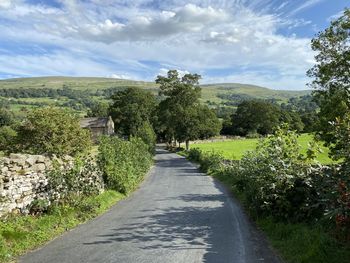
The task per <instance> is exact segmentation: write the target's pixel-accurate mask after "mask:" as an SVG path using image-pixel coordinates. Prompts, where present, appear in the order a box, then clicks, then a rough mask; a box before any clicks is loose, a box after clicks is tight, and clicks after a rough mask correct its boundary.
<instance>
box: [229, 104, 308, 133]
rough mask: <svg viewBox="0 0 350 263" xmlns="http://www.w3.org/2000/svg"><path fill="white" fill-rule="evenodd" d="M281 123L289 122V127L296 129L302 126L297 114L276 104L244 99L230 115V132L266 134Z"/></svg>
mask: <svg viewBox="0 0 350 263" xmlns="http://www.w3.org/2000/svg"><path fill="white" fill-rule="evenodd" d="M282 123H290V126H291V128H292V129H295V130H298V131H301V130H302V129H303V127H304V126H303V123H302V122H301V119H300V117H299V115H298V114H296V113H293V112H287V111H284V110H282V109H281V108H280V106H278V105H276V104H273V103H270V102H267V101H263V100H250V101H244V102H242V103H240V104H239V105H238V107H237V110H236V112H235V113H234V114H233V115H232V133H233V134H234V135H243V136H245V135H247V134H249V133H253V134H254V133H259V134H262V135H267V134H271V133H272V132H273V131H274V129H275V128H276V127H277V126H278V125H281V124H282Z"/></svg>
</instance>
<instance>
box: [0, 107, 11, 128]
mask: <svg viewBox="0 0 350 263" xmlns="http://www.w3.org/2000/svg"><path fill="white" fill-rule="evenodd" d="M13 122H14V115H13V113H12V112H10V111H9V110H7V109H4V108H0V127H2V126H10V125H12V124H13Z"/></svg>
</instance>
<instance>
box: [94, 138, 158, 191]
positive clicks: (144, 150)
mask: <svg viewBox="0 0 350 263" xmlns="http://www.w3.org/2000/svg"><path fill="white" fill-rule="evenodd" d="M148 150H149V148H148V146H147V145H146V144H145V143H144V142H143V141H142V139H139V138H131V139H130V140H129V141H126V140H123V139H120V138H117V137H101V141H100V145H99V155H98V163H99V166H100V169H101V170H102V171H103V178H104V181H105V183H106V185H107V187H108V188H110V189H113V190H116V191H119V192H121V193H129V192H130V191H132V190H134V189H135V188H136V187H137V185H138V184H139V183H140V181H142V179H143V177H144V175H145V173H146V172H147V171H148V169H149V167H150V166H151V164H152V155H151V154H150V152H149V151H148Z"/></svg>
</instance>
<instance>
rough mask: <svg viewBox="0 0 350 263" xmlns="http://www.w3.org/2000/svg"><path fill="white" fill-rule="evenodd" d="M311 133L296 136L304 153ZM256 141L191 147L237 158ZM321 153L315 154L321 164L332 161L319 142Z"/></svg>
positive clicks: (214, 143) (252, 146)
mask: <svg viewBox="0 0 350 263" xmlns="http://www.w3.org/2000/svg"><path fill="white" fill-rule="evenodd" d="M312 139H313V138H312V135H311V134H302V135H300V136H299V138H298V142H299V144H300V147H301V152H302V153H304V154H305V153H306V151H307V148H308V143H309V142H311V141H312ZM257 143H258V139H240V140H230V141H224V142H209V143H199V144H192V146H191V147H192V148H199V149H201V150H204V151H215V152H219V153H221V154H222V155H223V156H224V157H225V158H227V159H231V160H239V159H241V158H242V156H243V155H244V153H245V152H247V151H253V150H254V149H255V147H256V145H257ZM320 149H321V150H322V152H321V153H318V154H317V160H318V161H319V162H321V163H323V164H329V163H332V162H333V161H332V160H331V159H330V158H329V157H328V153H329V149H328V148H326V147H324V146H322V145H321V144H320Z"/></svg>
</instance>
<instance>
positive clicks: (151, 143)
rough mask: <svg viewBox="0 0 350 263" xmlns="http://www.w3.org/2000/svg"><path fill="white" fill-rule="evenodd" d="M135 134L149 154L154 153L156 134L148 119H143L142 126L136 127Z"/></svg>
mask: <svg viewBox="0 0 350 263" xmlns="http://www.w3.org/2000/svg"><path fill="white" fill-rule="evenodd" d="M135 136H136V137H138V138H140V139H142V141H143V142H144V143H145V144H146V145H147V147H148V151H149V152H150V153H151V154H155V149H156V140H157V135H156V133H155V132H154V130H153V127H152V125H151V124H150V123H149V122H148V121H145V122H144V123H143V124H142V126H140V127H139V128H138V130H137V131H136V134H135Z"/></svg>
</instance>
